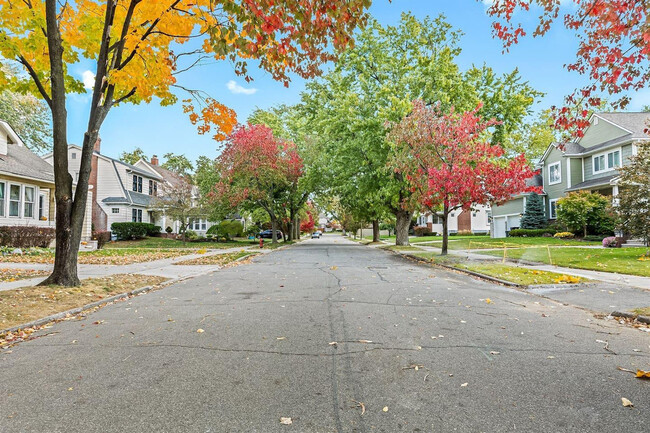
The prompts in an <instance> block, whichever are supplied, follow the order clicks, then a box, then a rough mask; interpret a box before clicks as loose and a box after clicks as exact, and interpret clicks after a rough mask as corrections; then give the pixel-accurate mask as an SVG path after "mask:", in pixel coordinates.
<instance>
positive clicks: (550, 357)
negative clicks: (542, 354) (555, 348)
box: [546, 356, 555, 359]
mask: <svg viewBox="0 0 650 433" xmlns="http://www.w3.org/2000/svg"><path fill="white" fill-rule="evenodd" d="M546 359H555V356H547V357H546Z"/></svg>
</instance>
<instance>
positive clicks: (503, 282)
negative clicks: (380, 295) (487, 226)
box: [385, 249, 528, 289]
mask: <svg viewBox="0 0 650 433" xmlns="http://www.w3.org/2000/svg"><path fill="white" fill-rule="evenodd" d="M385 250H386V251H390V252H392V253H394V254H397V255H399V256H402V257H408V258H409V259H412V260H415V261H417V262H420V263H424V264H427V265H429V266H438V267H441V268H444V269H448V270H450V271H456V272H460V273H461V274H466V275H471V276H473V277H477V278H481V279H483V280H487V281H491V282H493V283H498V284H501V285H504V286H508V287H516V288H518V289H526V288H528V286H525V285H522V284H517V283H513V282H510V281H506V280H501V279H499V278H495V277H492V276H490V275H485V274H481V273H480V272H474V271H470V270H468V269H460V268H455V267H453V266H448V265H443V264H441V263H434V262H430V261H428V260H425V259H423V258H422V257H418V256H414V255H413V254H408V253H397V252H395V251H393V250H390V249H385Z"/></svg>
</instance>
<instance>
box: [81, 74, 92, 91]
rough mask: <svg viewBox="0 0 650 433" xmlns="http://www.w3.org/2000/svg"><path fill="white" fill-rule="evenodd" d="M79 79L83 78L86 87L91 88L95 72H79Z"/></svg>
mask: <svg viewBox="0 0 650 433" xmlns="http://www.w3.org/2000/svg"><path fill="white" fill-rule="evenodd" d="M81 79H82V80H83V82H84V87H85V88H86V89H92V88H93V87H95V74H93V72H92V71H84V72H83V74H81Z"/></svg>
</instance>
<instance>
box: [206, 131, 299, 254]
mask: <svg viewBox="0 0 650 433" xmlns="http://www.w3.org/2000/svg"><path fill="white" fill-rule="evenodd" d="M216 168H217V171H218V172H219V178H220V181H219V182H218V183H217V185H215V188H214V190H213V193H212V195H211V198H212V199H213V200H215V201H218V202H221V203H227V204H228V205H229V206H231V207H232V208H237V207H261V208H263V209H264V210H265V211H266V212H267V213H268V214H269V218H270V219H271V226H272V230H273V233H275V230H277V229H278V223H279V222H280V221H279V219H280V216H281V215H283V213H284V212H283V206H284V205H285V203H284V199H283V198H284V197H285V195H284V194H283V193H284V192H286V190H287V189H288V188H290V186H291V185H292V184H293V183H295V182H297V179H298V178H300V177H301V176H302V173H303V163H302V158H301V157H300V155H299V154H298V151H297V149H296V145H295V144H294V143H292V142H289V141H284V140H280V139H278V138H276V137H274V136H273V132H272V131H271V129H270V128H269V127H267V126H266V125H246V126H240V127H238V128H237V129H235V131H234V132H233V133H232V134H230V136H229V137H228V140H227V141H226V145H225V147H224V149H223V151H222V153H221V155H220V156H219V158H217V164H216ZM273 242H276V238H275V236H273Z"/></svg>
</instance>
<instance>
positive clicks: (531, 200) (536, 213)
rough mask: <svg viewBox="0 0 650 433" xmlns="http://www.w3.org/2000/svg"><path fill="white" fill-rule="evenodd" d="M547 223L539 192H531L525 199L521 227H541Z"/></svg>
mask: <svg viewBox="0 0 650 433" xmlns="http://www.w3.org/2000/svg"><path fill="white" fill-rule="evenodd" d="M547 225H548V220H547V219H546V214H545V212H544V201H543V200H542V198H541V197H540V196H539V194H537V193H535V192H532V193H530V195H529V196H528V199H527V200H526V210H525V211H524V216H523V217H522V218H521V224H520V226H521V228H522V229H543V228H544V227H546V226H547Z"/></svg>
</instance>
